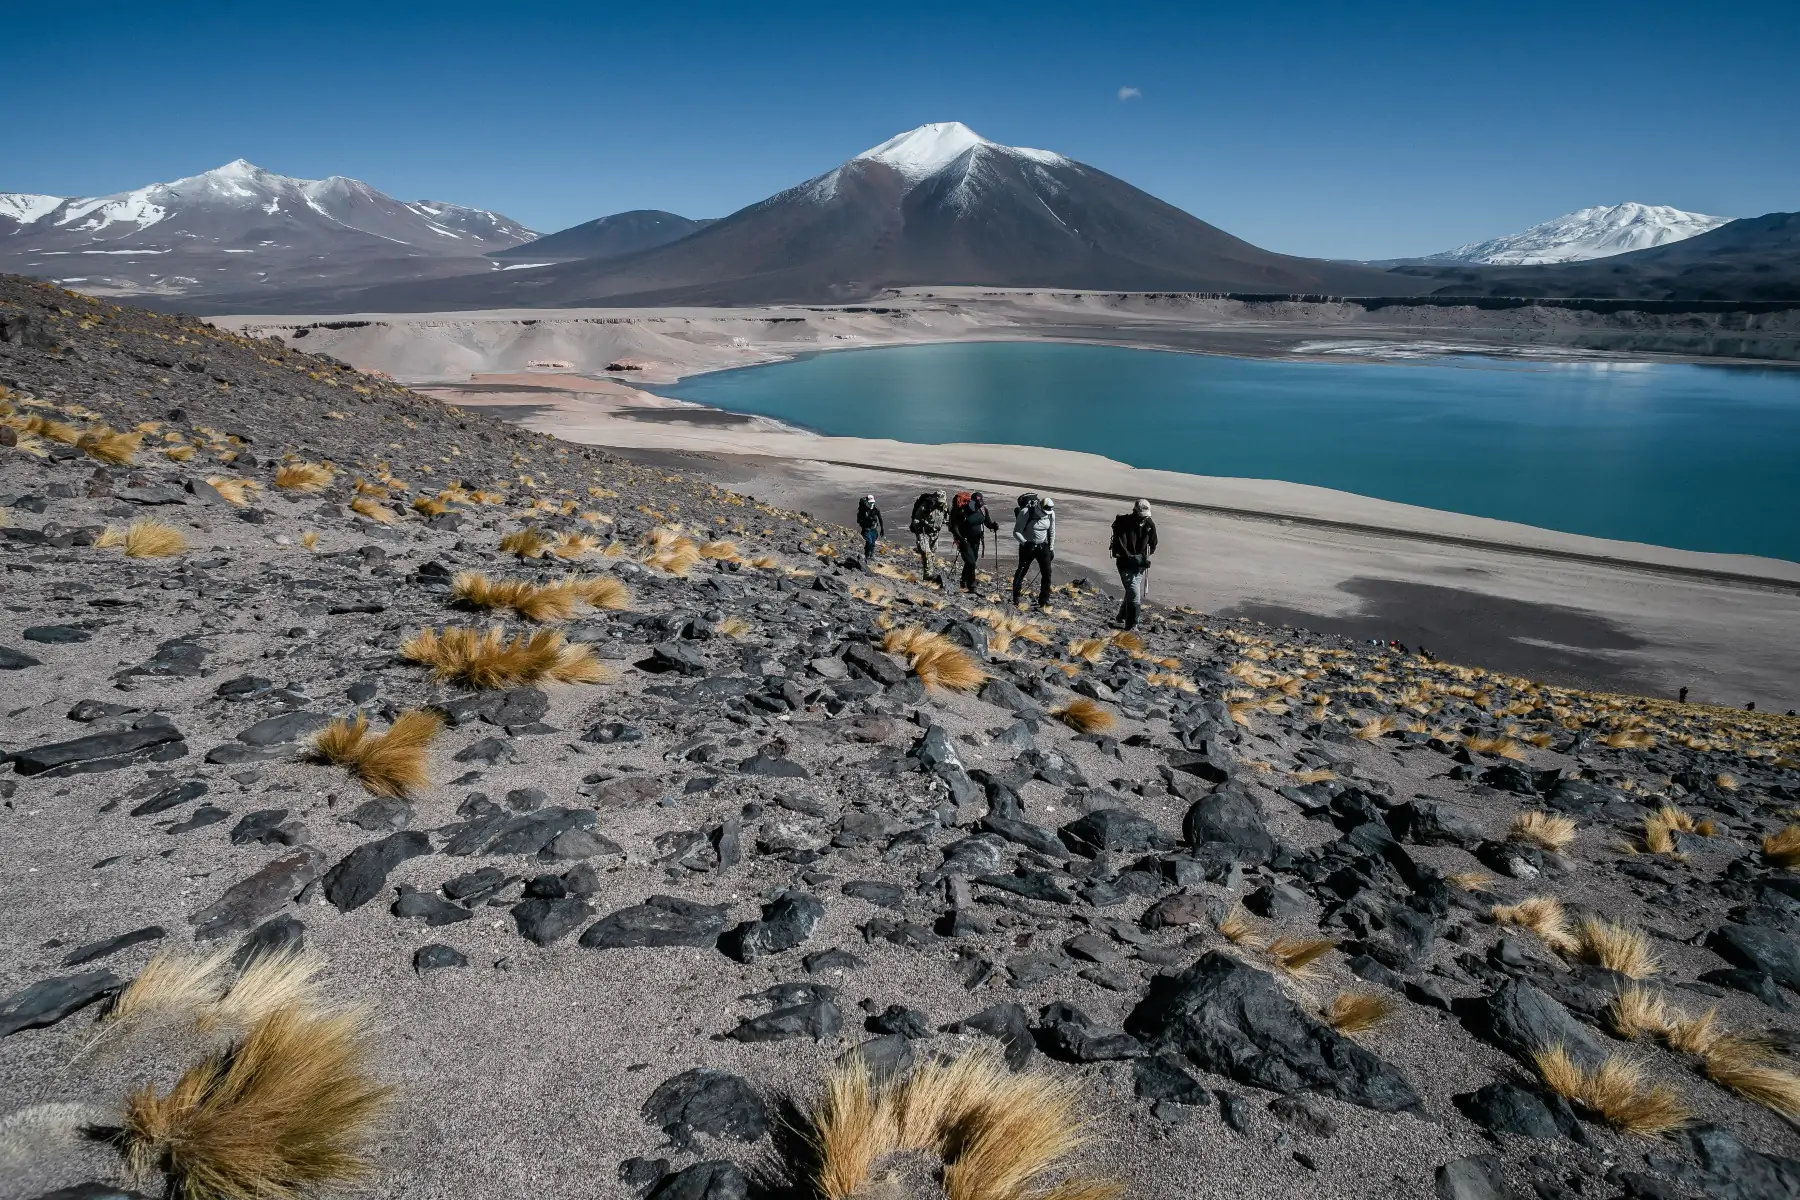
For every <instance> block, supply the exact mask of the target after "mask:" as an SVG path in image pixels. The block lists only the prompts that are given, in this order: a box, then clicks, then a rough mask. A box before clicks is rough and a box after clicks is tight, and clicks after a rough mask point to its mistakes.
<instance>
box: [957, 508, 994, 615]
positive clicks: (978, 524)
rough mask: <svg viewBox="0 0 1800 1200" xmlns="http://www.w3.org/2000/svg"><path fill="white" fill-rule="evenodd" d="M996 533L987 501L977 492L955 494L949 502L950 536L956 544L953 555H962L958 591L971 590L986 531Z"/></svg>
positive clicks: (973, 585) (972, 589)
mask: <svg viewBox="0 0 1800 1200" xmlns="http://www.w3.org/2000/svg"><path fill="white" fill-rule="evenodd" d="M990 529H991V530H993V531H995V532H996V533H998V532H999V530H1000V526H999V525H997V524H995V523H994V518H993V517H991V516H989V515H988V510H987V500H986V498H984V497H983V496H982V494H981V493H980V492H958V493H956V499H954V500H952V501H951V502H950V536H951V537H952V538H953V539H955V541H956V552H957V553H958V554H960V555H962V564H963V569H962V585H961V586H962V590H963V591H965V592H972V591H974V590H975V564H977V563H979V562H980V561H981V543H982V542H983V541H984V540H985V539H986V536H987V535H986V532H985V531H987V530H990Z"/></svg>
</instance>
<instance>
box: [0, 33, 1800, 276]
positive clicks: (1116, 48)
mask: <svg viewBox="0 0 1800 1200" xmlns="http://www.w3.org/2000/svg"><path fill="white" fill-rule="evenodd" d="M0 11H3V12H4V17H5V28H6V35H7V41H8V44H9V45H8V50H7V53H6V58H7V62H6V72H7V77H8V78H7V82H8V86H7V94H8V95H9V96H10V97H11V98H12V100H13V106H12V108H11V109H10V112H9V117H8V122H7V126H8V127H7V132H6V135H5V137H4V139H3V140H0V190H4V191H34V192H49V193H53V194H66V195H95V194H101V193H105V192H113V191H120V190H124V189H126V188H129V187H134V186H140V185H142V184H144V183H148V182H151V181H154V180H165V179H172V178H175V177H177V176H181V175H188V174H193V173H195V172H197V171H201V170H205V169H207V168H209V167H213V166H217V165H219V164H220V163H223V162H226V161H229V160H230V159H233V158H238V157H244V158H248V159H250V160H251V161H252V162H255V163H257V164H259V165H261V166H264V167H267V168H269V169H271V170H275V171H279V172H282V173H284V174H289V175H299V176H304V177H314V176H320V175H330V174H341V175H351V176H355V177H357V178H360V179H364V180H367V181H368V182H370V183H371V184H374V185H375V186H376V187H378V188H380V189H382V190H383V191H386V192H389V193H391V194H394V195H396V196H399V197H400V198H402V199H424V198H429V199H435V200H449V201H454V202H456V203H460V204H469V205H474V206H478V207H483V208H491V209H495V210H497V211H500V212H504V213H506V214H508V215H509V216H512V217H515V218H517V219H519V220H521V221H524V222H525V223H526V224H528V225H531V226H533V227H535V228H539V229H543V230H546V231H548V230H551V229H556V228H561V227H564V226H567V225H571V224H574V223H576V222H579V221H583V220H587V219H589V218H592V217H596V216H601V215H603V214H605V213H609V212H617V211H620V210H623V209H629V208H665V209H670V210H673V211H676V212H680V213H684V214H686V215H689V216H719V215H723V214H725V213H727V212H730V211H732V210H734V209H736V208H739V207H741V206H743V205H745V204H749V203H752V202H754V201H756V200H758V199H761V198H762V197H763V196H766V195H768V194H770V193H772V192H775V191H778V190H780V189H781V188H784V187H787V186H790V185H792V184H794V183H796V182H799V181H800V180H801V179H804V178H806V177H808V176H811V175H814V174H817V173H819V172H821V171H824V170H827V169H829V168H830V167H832V166H834V165H835V164H837V163H838V162H840V161H842V160H843V159H845V158H848V157H849V156H851V155H852V154H855V153H856V152H858V151H860V150H862V149H865V148H866V147H868V146H871V145H873V144H875V143H877V142H879V141H882V140H883V139H885V138H887V137H889V136H890V135H892V134H894V133H896V132H899V131H900V130H903V129H907V128H910V127H912V126H915V125H919V124H922V123H924V122H926V121H941V120H961V121H964V122H966V123H967V124H969V125H971V126H973V127H974V128H975V129H976V130H978V131H979V132H981V133H983V134H985V135H986V136H988V137H990V138H993V139H995V140H997V141H1002V142H1008V143H1012V144H1015V145H1026V146H1037V147H1042V148H1045V149H1051V150H1056V151H1059V152H1061V153H1064V154H1067V155H1069V156H1070V157H1073V158H1076V159H1079V160H1081V161H1083V162H1086V163H1089V164H1092V165H1094V166H1096V167H1099V168H1101V169H1103V170H1106V171H1109V172H1111V173H1113V174H1115V175H1118V176H1120V177H1121V178H1124V179H1126V180H1128V181H1129V182H1131V183H1133V184H1136V185H1137V186H1139V187H1141V188H1144V189H1145V190H1147V191H1149V192H1152V193H1154V194H1155V195H1157V196H1160V197H1162V198H1163V199H1165V200H1167V201H1169V202H1171V203H1173V204H1176V205H1179V206H1180V207H1182V208H1185V209H1187V210H1188V211H1190V212H1192V213H1194V214H1195V215H1196V216H1199V217H1201V218H1202V219H1204V220H1207V221H1210V222H1212V223H1213V224H1215V225H1218V226H1220V227H1222V228H1224V229H1226V230H1229V231H1230V232H1232V233H1234V234H1237V235H1238V236H1240V237H1244V238H1247V239H1249V240H1250V241H1252V242H1255V243H1257V244H1259V245H1262V246H1266V247H1268V248H1270V249H1274V250H1280V251H1284V252H1287V253H1293V254H1312V255H1322V256H1332V257H1363V258H1373V257H1384V256H1398V255H1404V254H1418V253H1427V252H1430V251H1434V250H1440V249H1444V248H1446V247H1449V246H1451V245H1455V244H1458V243H1461V242H1466V241H1473V240H1477V239H1480V238H1484V237H1489V236H1493V235H1497V234H1502V233H1510V232H1513V231H1516V230H1518V229H1520V228H1523V227H1524V226H1526V225H1530V224H1533V223H1535V222H1537V221H1540V220H1544V219H1547V218H1549V217H1552V216H1556V215H1558V214H1560V213H1563V212H1567V211H1569V210H1571V209H1575V208H1579V207H1583V206H1585V205H1589V204H1607V203H1616V202H1619V201H1623V200H1637V201H1642V202H1644V203H1650V204H1672V205H1676V206H1678V207H1681V208H1687V209H1692V210H1696V211H1700V212H1709V213H1720V214H1724V215H1729V216H1744V215H1754V214H1758V213H1763V212H1769V211H1792V210H1795V209H1800V69H1797V68H1796V66H1795V64H1796V63H1797V62H1800V3H1795V0H1786V2H1785V3H1763V2H1760V0H1742V2H1737V3H1733V4H1730V5H1703V4H1673V3H1656V2H1654V0H1646V2H1643V3H1588V4H1583V5H1573V4H1567V3H1563V4H1535V3H1531V2H1529V0H1521V2H1515V3H1507V4H1487V3H1476V2H1469V3H1458V2H1456V0H1444V2H1441V3H1436V4H1398V3H1397V4H1357V3H1348V2H1346V3H1340V4H1300V3H1295V4H1281V3H1273V2H1271V3H1264V4H1260V5H1255V6H1251V5H1245V4H1230V5H1209V4H1203V3H1188V4H1179V5H1163V4H1130V3H1113V4H1079V5H1075V4H1058V3H1054V2H1045V3H1035V4H1029V5H1001V4H979V3H970V4H962V5H936V4H891V3H890V4H881V5H873V4H870V5H861V4H856V5H852V4H834V5H823V4H820V5H786V4H780V3H773V2H771V3H765V4H759V5H754V6H751V5H745V6H730V7H726V6H712V5H707V4H704V3H694V4H685V5H675V4H670V5H656V6H651V5H645V4H642V3H637V4H629V5H611V4H604V3H586V4H567V5H565V4H560V3H515V4H513V5H505V4H498V3H493V2H491V0H490V2H489V3H483V4H479V5H477V4H466V3H462V2H461V0H438V2H436V3H431V4H412V3H383V2H381V0H368V2H365V3H363V4H361V5H357V6H348V5H344V6H340V5H316V4H313V5H293V4H289V5H279V4H261V3H232V4H210V3H186V4H181V3H176V4H167V5H152V4H144V3H141V2H137V3H131V4H115V3H111V2H110V0H86V2H84V3H82V4H34V5H25V4H13V3H8V4H6V5H5V6H4V9H3V10H0ZM1122 89H1136V94H1130V93H1129V92H1127V93H1125V98H1121V90H1122ZM34 97H35V98H37V99H38V100H41V101H42V103H41V104H40V103H37V102H33V103H30V104H26V101H28V100H31V99H32V98H34Z"/></svg>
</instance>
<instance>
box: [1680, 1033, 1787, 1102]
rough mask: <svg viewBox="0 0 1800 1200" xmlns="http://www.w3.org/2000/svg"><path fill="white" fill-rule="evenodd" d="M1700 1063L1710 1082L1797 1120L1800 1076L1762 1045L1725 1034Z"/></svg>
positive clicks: (1758, 1042) (1750, 1039)
mask: <svg viewBox="0 0 1800 1200" xmlns="http://www.w3.org/2000/svg"><path fill="white" fill-rule="evenodd" d="M1700 1062H1701V1069H1702V1070H1704V1071H1705V1072H1706V1077H1707V1078H1708V1079H1710V1080H1712V1081H1713V1082H1714V1083H1717V1084H1719V1085H1720V1086H1722V1087H1727V1088H1730V1089H1731V1090H1732V1091H1734V1092H1736V1093H1737V1094H1738V1095H1740V1096H1742V1097H1743V1098H1744V1099H1746V1100H1748V1101H1750V1102H1751V1103H1753V1104H1760V1105H1762V1106H1763V1107H1764V1108H1769V1109H1773V1110H1774V1111H1776V1112H1778V1113H1780V1114H1781V1115H1782V1116H1783V1117H1786V1118H1787V1119H1788V1120H1789V1121H1800V1075H1796V1074H1795V1073H1794V1072H1793V1071H1792V1070H1790V1069H1789V1068H1787V1067H1785V1066H1783V1065H1782V1064H1781V1060H1780V1059H1779V1058H1777V1057H1776V1056H1775V1055H1774V1054H1773V1053H1772V1051H1771V1049H1770V1047H1769V1046H1767V1045H1765V1044H1764V1043H1762V1042H1760V1041H1757V1040H1756V1039H1753V1038H1740V1037H1735V1036H1732V1035H1729V1034H1728V1035H1726V1036H1724V1037H1721V1038H1719V1039H1718V1040H1717V1041H1715V1042H1714V1043H1713V1044H1712V1045H1711V1046H1710V1047H1709V1048H1708V1049H1707V1051H1706V1052H1705V1053H1704V1054H1703V1055H1702V1056H1701V1060H1700Z"/></svg>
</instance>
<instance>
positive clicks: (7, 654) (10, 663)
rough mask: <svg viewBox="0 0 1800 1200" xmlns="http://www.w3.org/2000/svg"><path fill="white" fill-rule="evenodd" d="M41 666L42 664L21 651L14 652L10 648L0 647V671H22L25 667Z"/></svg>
mask: <svg viewBox="0 0 1800 1200" xmlns="http://www.w3.org/2000/svg"><path fill="white" fill-rule="evenodd" d="M43 665H44V664H43V663H42V662H40V661H39V660H37V659H35V658H33V657H31V655H29V654H27V653H25V652H24V651H23V650H14V649H13V648H12V647H11V646H0V671H23V670H24V669H25V668H26V667H41V666H43Z"/></svg>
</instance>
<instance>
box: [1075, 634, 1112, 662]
mask: <svg viewBox="0 0 1800 1200" xmlns="http://www.w3.org/2000/svg"><path fill="white" fill-rule="evenodd" d="M1105 654H1106V639H1105V638H1075V639H1073V640H1071V641H1070V642H1069V657H1070V658H1079V659H1080V660H1081V661H1082V662H1086V663H1097V662H1099V661H1100V659H1101V658H1102V657H1104V656H1105Z"/></svg>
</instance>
